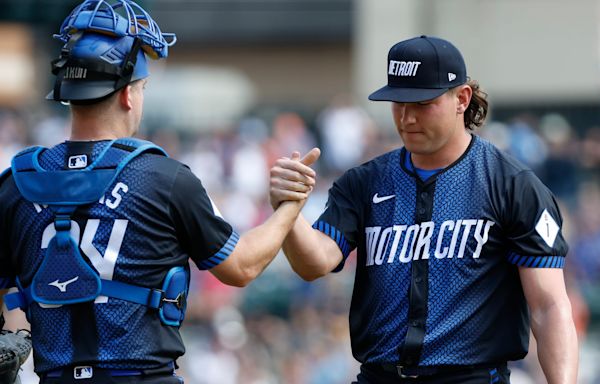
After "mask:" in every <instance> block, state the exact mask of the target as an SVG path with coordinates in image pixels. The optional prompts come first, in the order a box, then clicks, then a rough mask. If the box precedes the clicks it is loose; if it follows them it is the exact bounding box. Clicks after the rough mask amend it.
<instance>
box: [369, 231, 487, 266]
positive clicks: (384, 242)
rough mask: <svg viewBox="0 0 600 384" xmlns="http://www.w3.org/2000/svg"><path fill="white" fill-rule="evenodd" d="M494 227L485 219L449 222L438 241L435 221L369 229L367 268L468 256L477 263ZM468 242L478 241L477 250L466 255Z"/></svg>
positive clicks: (440, 232)
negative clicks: (420, 260)
mask: <svg viewBox="0 0 600 384" xmlns="http://www.w3.org/2000/svg"><path fill="white" fill-rule="evenodd" d="M494 224H495V223H494V222H493V221H491V220H482V219H479V220H477V219H466V220H446V221H444V222H443V223H441V225H439V230H438V231H437V236H436V237H435V238H434V237H433V234H434V232H435V229H436V223H434V222H433V221H427V222H423V223H420V224H414V225H410V226H409V225H406V224H404V225H394V226H391V227H381V226H376V227H366V228H365V234H366V239H367V261H366V266H367V267H369V266H373V265H382V264H383V263H388V264H389V263H393V262H396V261H400V262H401V263H409V262H410V261H412V260H419V259H423V260H424V259H429V258H436V259H445V258H453V257H456V258H463V257H465V256H467V257H472V258H474V259H477V258H479V255H480V254H481V249H482V248H483V245H484V244H485V243H486V242H487V241H488V233H489V231H490V228H491V227H492V226H493V225H494ZM469 239H474V240H475V244H476V245H475V250H474V251H473V252H472V253H470V254H467V255H465V251H466V250H467V249H468V248H467V242H468V241H469ZM389 244H391V246H389ZM388 249H389V252H388Z"/></svg>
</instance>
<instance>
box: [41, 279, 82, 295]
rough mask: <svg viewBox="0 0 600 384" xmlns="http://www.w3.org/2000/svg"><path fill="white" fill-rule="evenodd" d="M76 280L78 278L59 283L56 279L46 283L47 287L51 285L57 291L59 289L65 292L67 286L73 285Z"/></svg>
mask: <svg viewBox="0 0 600 384" xmlns="http://www.w3.org/2000/svg"><path fill="white" fill-rule="evenodd" d="M77 279H79V276H75V277H74V278H72V279H71V280H67V281H63V282H62V283H60V282H59V281H58V279H56V280H54V281H53V282H51V283H48V285H52V286H54V287H56V288H58V289H60V291H61V292H67V285H69V284H71V283H74V282H76V281H77Z"/></svg>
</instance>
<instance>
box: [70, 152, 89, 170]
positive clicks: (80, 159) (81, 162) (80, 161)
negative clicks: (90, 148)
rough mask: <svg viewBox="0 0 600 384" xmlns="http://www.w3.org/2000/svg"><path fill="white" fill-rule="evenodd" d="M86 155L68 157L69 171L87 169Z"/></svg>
mask: <svg viewBox="0 0 600 384" xmlns="http://www.w3.org/2000/svg"><path fill="white" fill-rule="evenodd" d="M87 162H88V159H87V155H75V156H71V157H69V169H80V168H85V167H87Z"/></svg>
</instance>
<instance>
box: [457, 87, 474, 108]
mask: <svg viewBox="0 0 600 384" xmlns="http://www.w3.org/2000/svg"><path fill="white" fill-rule="evenodd" d="M471 96H473V89H472V88H471V87H470V86H469V85H467V84H465V85H460V86H459V87H458V88H457V90H456V113H457V114H462V113H464V112H465V111H466V110H467V108H468V107H469V103H470V102H471Z"/></svg>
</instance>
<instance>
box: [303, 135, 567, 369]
mask: <svg viewBox="0 0 600 384" xmlns="http://www.w3.org/2000/svg"><path fill="white" fill-rule="evenodd" d="M406 155H407V152H406V150H405V149H404V148H402V149H398V150H395V151H392V152H389V153H387V154H384V155H382V156H380V157H378V158H375V159H373V160H371V161H369V162H367V163H365V164H363V165H361V166H359V167H356V168H353V169H351V170H349V171H348V172H346V173H345V174H344V175H343V176H342V177H341V178H340V179H339V180H337V181H336V182H335V183H334V185H333V187H332V188H331V190H330V195H329V199H328V203H327V208H326V209H325V212H324V213H323V214H322V215H321V217H320V218H319V219H318V220H317V221H316V222H315V224H314V225H313V227H314V228H317V229H318V230H320V231H322V232H324V233H325V234H327V235H329V236H330V237H331V238H332V239H334V240H335V241H336V242H337V244H338V245H339V247H340V249H341V250H342V253H343V255H344V260H345V258H346V257H347V256H348V254H349V252H350V251H351V250H353V249H354V248H357V270H356V279H355V284H354V292H353V297H352V304H351V310H350V328H351V329H350V330H351V339H352V349H353V354H354V356H355V358H356V359H357V360H358V361H360V362H362V363H397V362H402V363H403V364H405V365H417V364H418V365H421V366H435V365H469V364H477V363H487V362H499V361H506V360H514V359H520V358H522V357H524V356H525V354H526V352H527V349H528V340H529V314H528V309H527V305H526V301H525V298H524V294H523V289H522V287H521V283H520V280H519V274H518V266H525V267H538V268H560V267H562V266H563V262H564V256H565V255H566V253H567V245H566V243H565V240H564V238H563V236H562V233H561V225H562V218H561V216H560V213H559V209H558V206H557V204H556V201H555V199H554V198H553V196H552V194H551V192H550V191H549V190H548V189H547V188H546V187H545V186H544V185H543V184H542V183H541V182H540V181H539V179H538V178H537V177H536V176H535V175H534V174H533V172H532V171H531V170H529V169H526V168H524V167H523V166H522V165H521V164H519V163H518V162H517V161H516V160H514V159H512V158H511V157H509V156H508V155H506V154H504V153H502V152H501V151H499V150H498V149H497V148H495V147H494V146H493V145H492V144H490V143H489V142H487V141H485V140H483V139H481V138H479V137H476V136H474V137H473V139H472V140H471V144H470V145H469V148H468V149H467V151H466V152H465V154H464V155H463V156H462V157H461V158H460V159H458V160H457V161H456V162H455V163H454V164H452V165H450V166H449V167H447V168H446V169H444V170H443V171H441V172H440V173H438V174H436V175H434V176H433V177H431V178H429V179H428V180H427V181H425V182H423V181H421V179H419V178H418V177H417V176H416V175H415V174H414V172H413V171H411V170H409V168H408V167H406V166H405V165H404V161H403V159H405V156H406ZM343 264H344V263H343V262H342V263H341V265H340V266H338V268H337V269H336V270H340V269H341V268H342V267H343Z"/></svg>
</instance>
